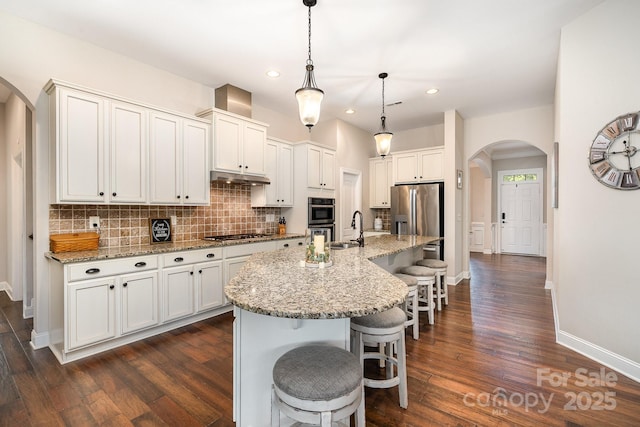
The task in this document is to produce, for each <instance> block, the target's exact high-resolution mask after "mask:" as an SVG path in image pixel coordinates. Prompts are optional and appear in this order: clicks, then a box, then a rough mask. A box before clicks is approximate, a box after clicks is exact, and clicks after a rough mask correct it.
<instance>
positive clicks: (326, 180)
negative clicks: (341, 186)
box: [295, 143, 336, 191]
mask: <svg viewBox="0 0 640 427" xmlns="http://www.w3.org/2000/svg"><path fill="white" fill-rule="evenodd" d="M295 150H296V153H295V156H296V162H295V164H296V167H306V177H307V187H308V188H311V189H322V190H331V191H333V190H335V188H336V185H335V173H336V152H335V150H331V149H329V148H324V147H320V146H318V145H313V144H308V143H305V144H300V145H296V146H295ZM298 160H299V161H298ZM297 176H298V174H296V177H297Z"/></svg>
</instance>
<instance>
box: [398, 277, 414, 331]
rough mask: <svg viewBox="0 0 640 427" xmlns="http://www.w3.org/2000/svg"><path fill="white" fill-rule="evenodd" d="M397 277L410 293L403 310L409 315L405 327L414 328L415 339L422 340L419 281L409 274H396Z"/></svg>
mask: <svg viewBox="0 0 640 427" xmlns="http://www.w3.org/2000/svg"><path fill="white" fill-rule="evenodd" d="M394 276H395V277H397V278H398V279H400V280H402V281H403V282H404V283H405V284H406V285H407V287H408V288H409V291H408V292H407V298H406V299H405V300H404V304H403V309H404V313H405V314H406V315H407V321H406V322H404V327H405V328H408V327H409V326H413V339H414V340H417V339H419V338H420V322H419V320H420V319H418V313H419V312H418V279H416V278H415V277H413V276H409V275H408V274H394Z"/></svg>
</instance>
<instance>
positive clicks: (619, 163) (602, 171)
mask: <svg viewBox="0 0 640 427" xmlns="http://www.w3.org/2000/svg"><path fill="white" fill-rule="evenodd" d="M639 150H640V129H638V113H629V114H625V115H623V116H620V117H618V118H617V119H615V120H614V121H612V122H611V123H609V124H608V125H606V126H605V127H604V128H602V130H601V131H600V132H598V135H597V136H596V138H595V139H594V140H593V143H592V144H591V149H590V150H589V167H590V168H591V172H592V173H593V176H595V177H596V179H597V180H598V181H600V182H601V183H603V184H604V185H606V186H607V187H611V188H616V189H618V190H637V189H639V188H640V153H639V152H638V151H639Z"/></svg>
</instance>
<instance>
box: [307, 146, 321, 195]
mask: <svg viewBox="0 0 640 427" xmlns="http://www.w3.org/2000/svg"><path fill="white" fill-rule="evenodd" d="M307 187H309V188H322V149H321V148H318V147H314V146H312V145H310V146H308V147H307Z"/></svg>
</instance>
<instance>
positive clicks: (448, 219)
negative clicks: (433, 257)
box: [444, 110, 469, 284]
mask: <svg viewBox="0 0 640 427" xmlns="http://www.w3.org/2000/svg"><path fill="white" fill-rule="evenodd" d="M463 147H464V121H463V120H462V117H460V115H459V114H458V112H457V111H455V110H449V111H446V112H445V113H444V174H445V175H444V212H445V219H444V241H445V246H444V260H445V261H446V262H447V264H448V265H449V268H448V270H447V282H448V283H449V284H457V283H458V282H460V281H461V280H462V279H464V278H466V277H468V275H469V266H468V261H467V262H466V263H465V256H464V255H463V253H465V252H466V259H467V260H468V257H469V254H468V247H469V239H468V236H469V231H468V230H469V227H468V223H469V221H468V213H465V212H468V206H463V197H462V193H463V191H468V188H469V184H468V175H467V176H466V177H465V178H464V179H465V180H466V182H467V183H466V184H463V189H459V188H457V185H456V182H457V171H458V170H463V164H462V162H463V160H462V159H463ZM463 176H464V175H463ZM463 218H467V221H466V224H463V222H462V221H463Z"/></svg>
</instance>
